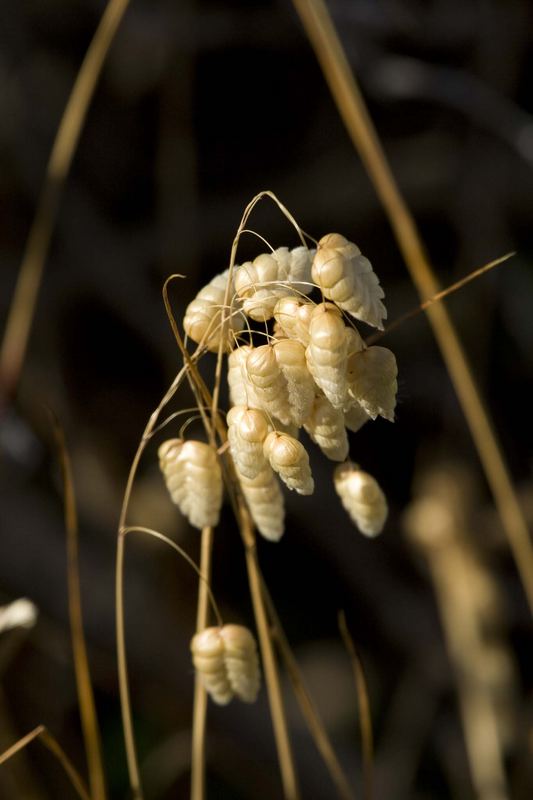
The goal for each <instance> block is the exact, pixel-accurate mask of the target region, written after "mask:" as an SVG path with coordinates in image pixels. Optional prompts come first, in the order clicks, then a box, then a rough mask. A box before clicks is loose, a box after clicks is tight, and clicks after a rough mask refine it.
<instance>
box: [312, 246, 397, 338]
mask: <svg viewBox="0 0 533 800" xmlns="http://www.w3.org/2000/svg"><path fill="white" fill-rule="evenodd" d="M311 274H312V276H313V281H314V282H315V283H316V284H317V286H319V287H320V289H321V290H322V292H323V294H324V297H326V298H327V299H328V300H333V301H334V302H335V303H337V305H338V306H340V307H341V308H342V309H343V310H344V311H347V312H348V313H349V314H351V315H352V316H353V317H355V318H356V319H361V320H363V321H364V322H368V324H369V325H374V326H375V327H376V328H379V329H380V330H382V329H383V320H384V319H386V318H387V310H386V308H385V306H384V305H383V303H382V302H381V298H382V297H384V296H385V295H384V292H383V289H382V288H381V286H380V285H379V280H378V277H377V275H376V273H375V272H374V271H373V269H372V264H371V263H370V261H369V260H368V259H367V258H365V256H363V255H361V251H360V250H359V248H358V247H357V246H356V245H355V244H354V243H353V242H349V241H348V239H345V238H344V236H341V235H340V234H339V233H328V234H327V235H326V236H323V237H322V239H321V240H320V241H319V243H318V249H317V252H316V256H315V258H314V261H313V267H312V270H311Z"/></svg>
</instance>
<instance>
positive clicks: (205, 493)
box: [158, 439, 222, 529]
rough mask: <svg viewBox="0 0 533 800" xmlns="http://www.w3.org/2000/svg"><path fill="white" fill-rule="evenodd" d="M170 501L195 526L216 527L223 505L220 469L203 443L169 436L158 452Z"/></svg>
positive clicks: (211, 451)
mask: <svg viewBox="0 0 533 800" xmlns="http://www.w3.org/2000/svg"><path fill="white" fill-rule="evenodd" d="M158 454H159V466H160V468H161V471H162V473H163V475H164V478H165V483H166V485H167V489H168V491H169V493H170V496H171V498H172V501H173V502H174V503H175V504H176V505H177V506H178V507H179V509H180V511H181V513H182V514H183V515H184V516H186V517H187V519H188V520H189V522H190V523H191V525H193V526H194V527H195V528H200V529H201V528H205V527H208V526H212V527H214V526H216V525H217V524H218V519H219V516H220V507H221V505H222V472H221V469H220V464H219V462H218V458H217V454H216V451H215V450H214V449H213V448H212V447H211V446H210V445H208V444H206V443H205V442H195V441H192V440H191V441H188V442H184V441H183V440H182V439H169V440H168V441H166V442H163V444H162V445H161V447H160V448H159V451H158Z"/></svg>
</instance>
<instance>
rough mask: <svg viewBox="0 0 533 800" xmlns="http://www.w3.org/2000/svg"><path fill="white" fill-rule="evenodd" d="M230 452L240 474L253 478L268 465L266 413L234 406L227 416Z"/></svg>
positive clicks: (268, 426)
mask: <svg viewBox="0 0 533 800" xmlns="http://www.w3.org/2000/svg"><path fill="white" fill-rule="evenodd" d="M227 422H228V441H229V443H230V452H231V456H232V458H233V461H234V463H235V468H236V470H237V472H238V473H239V475H244V477H246V478H250V479H253V478H255V477H256V475H257V474H258V473H259V472H261V470H262V469H264V468H265V467H266V466H267V461H266V458H265V456H264V454H263V442H264V441H265V439H266V436H267V433H268V432H269V430H270V425H269V422H268V420H267V418H266V417H265V415H264V413H263V412H262V411H260V410H259V409H257V408H246V406H233V408H230V410H229V412H228V416H227Z"/></svg>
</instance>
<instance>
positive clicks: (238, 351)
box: [228, 344, 257, 408]
mask: <svg viewBox="0 0 533 800" xmlns="http://www.w3.org/2000/svg"><path fill="white" fill-rule="evenodd" d="M252 350H253V347H251V346H250V345H247V344H245V345H241V346H240V347H236V348H235V350H232V351H231V353H230V354H229V356H228V385H229V396H230V400H231V404H232V405H234V406H251V407H253V408H256V407H257V401H256V398H255V391H254V387H253V384H252V383H251V382H250V378H249V377H248V371H247V369H246V359H247V358H248V356H249V354H250V353H251V352H252Z"/></svg>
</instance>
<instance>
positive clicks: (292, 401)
mask: <svg viewBox="0 0 533 800" xmlns="http://www.w3.org/2000/svg"><path fill="white" fill-rule="evenodd" d="M273 350H274V355H275V356H276V360H277V362H278V366H279V368H280V370H281V373H282V375H283V377H284V378H285V381H286V383H287V399H288V401H289V409H290V416H291V420H292V422H293V423H294V424H295V425H296V426H298V427H300V426H301V425H303V423H304V421H305V420H306V419H307V418H308V416H309V414H310V413H311V407H312V405H313V401H314V399H315V389H316V386H315V382H314V380H313V378H312V376H311V374H310V372H309V370H308V369H307V362H306V359H305V348H304V346H303V344H300V342H297V341H296V340H294V339H282V340H281V341H279V342H276V343H275V344H274V346H273Z"/></svg>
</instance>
